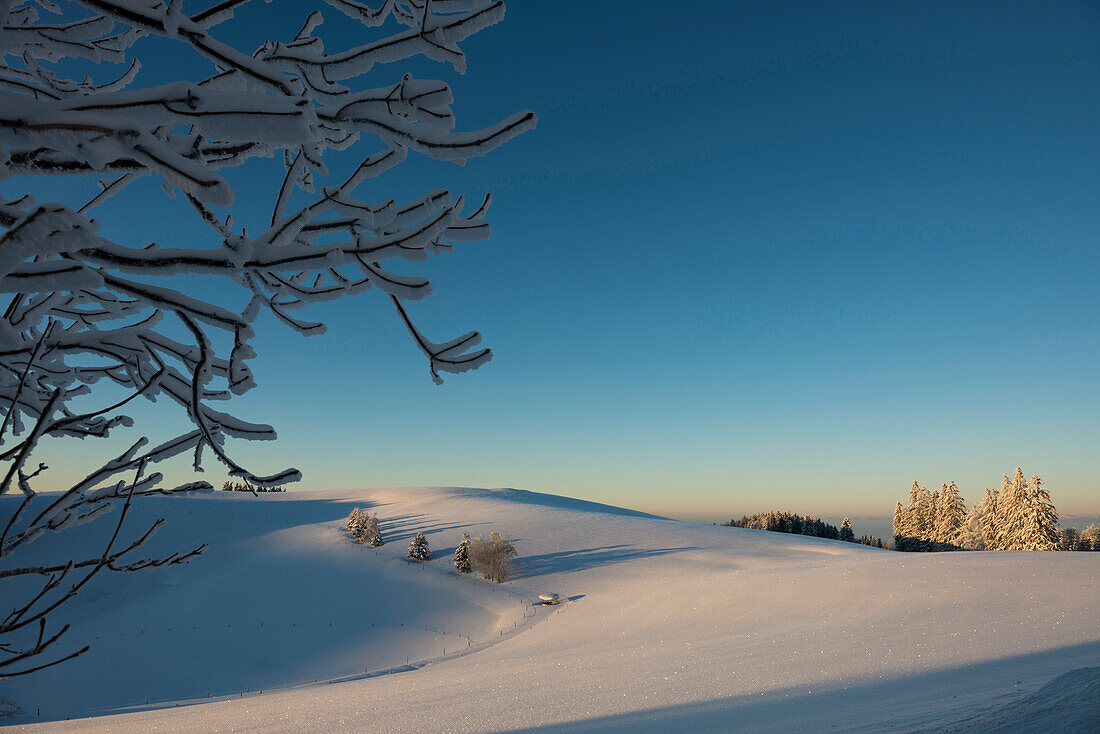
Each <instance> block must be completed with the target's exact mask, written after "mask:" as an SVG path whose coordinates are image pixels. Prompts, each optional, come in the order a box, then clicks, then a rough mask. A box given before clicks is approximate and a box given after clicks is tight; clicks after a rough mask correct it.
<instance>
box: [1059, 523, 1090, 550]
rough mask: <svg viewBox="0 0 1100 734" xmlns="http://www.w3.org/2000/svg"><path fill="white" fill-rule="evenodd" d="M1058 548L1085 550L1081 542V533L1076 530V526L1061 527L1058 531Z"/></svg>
mask: <svg viewBox="0 0 1100 734" xmlns="http://www.w3.org/2000/svg"><path fill="white" fill-rule="evenodd" d="M1058 550H1060V551H1080V550H1086V548H1084V547H1083V544H1082V543H1081V533H1079V532H1077V528H1062V529H1061V530H1059V531H1058Z"/></svg>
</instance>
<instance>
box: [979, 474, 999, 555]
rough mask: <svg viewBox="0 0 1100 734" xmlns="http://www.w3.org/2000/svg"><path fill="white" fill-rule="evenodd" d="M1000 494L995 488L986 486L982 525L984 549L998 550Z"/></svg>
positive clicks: (982, 502)
mask: <svg viewBox="0 0 1100 734" xmlns="http://www.w3.org/2000/svg"><path fill="white" fill-rule="evenodd" d="M999 496H1000V494H999V493H998V492H997V490H995V489H990V488H989V487H986V489H985V496H984V497H982V501H981V505H982V509H981V526H982V550H988V551H991V550H998V546H997V526H998V520H997V515H998V512H999V510H998V509H997V506H998V504H999V499H998V498H999Z"/></svg>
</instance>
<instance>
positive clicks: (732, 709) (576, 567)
mask: <svg viewBox="0 0 1100 734" xmlns="http://www.w3.org/2000/svg"><path fill="white" fill-rule="evenodd" d="M368 505H369V507H368ZM162 506H163V507H165V508H168V507H169V506H171V512H170V513H168V512H167V511H166V514H168V516H169V521H170V522H169V528H174V529H173V530H172V531H171V532H172V533H173V534H175V535H177V536H178V537H181V538H182V537H186V538H190V539H194V538H203V537H205V538H206V539H210V538H222V539H223V541H222V542H220V543H217V542H214V541H213V540H211V549H210V551H208V554H207V555H206V556H204V557H203V558H201V559H199V560H196V561H195V562H193V563H192V564H191V565H190V566H189V567H187V568H185V569H182V570H177V571H168V572H164V573H160V574H154V575H152V576H145V577H136V578H135V579H133V580H131V579H125V578H123V579H122V581H121V582H125V583H133V584H134V586H133V588H132V589H131V590H130V591H129V592H128V593H127V594H126V595H125V596H119V595H118V591H120V590H121V589H114V590H112V593H111V594H109V595H108V596H106V597H101V598H99V599H96V600H91V601H89V600H82V601H81V604H84V605H85V607H84V612H85V613H88V614H89V615H90V616H89V617H88V619H89V621H95V622H96V626H97V627H101V626H103V625H110V624H116V625H118V626H120V627H121V628H122V629H120V630H119V631H123V630H129V629H130V627H129V626H127V623H124V622H123V620H130V622H131V623H132V621H133V620H138V619H140V620H149V619H156V620H158V621H159V623H160V624H162V625H166V624H172V625H175V624H177V623H179V624H183V622H182V620H191V619H194V620H196V621H197V620H202V619H205V620H210V623H209V624H208V625H206V626H205V627H204V626H202V625H201V624H195V623H194V622H192V625H193V626H195V627H196V629H192V630H189V631H188V630H186V629H183V630H182V633H180V634H176V635H175V636H169V635H167V634H158V635H149V636H148V637H146V638H145V639H142V640H140V646H139V647H135V646H134V645H133V644H132V643H129V644H130V647H127V645H126V644H123V643H121V642H120V643H119V644H118V645H117V646H115V647H110V648H108V649H104V647H102V646H101V647H100V648H93V652H92V653H89V654H88V655H87V656H85V657H84V658H82V659H80V660H78V661H77V662H76V663H74V664H73V665H72V666H63V667H62V668H59V669H58V672H57V673H56V674H55V675H56V676H57V677H56V678H55V679H53V680H51V681H49V686H48V687H47V686H43V685H41V684H42V683H43V682H44V680H45V679H42V680H40V681H38V682H37V683H38V684H39V685H36V686H31V687H28V688H19V687H18V684H15V683H14V682H13V683H12V684H9V685H8V686H7V687H6V688H7V689H8V690H7V691H5V692H4V693H3V694H2V695H5V696H7V697H9V698H12V699H15V700H17V701H18V702H19V703H20V704H21V705H23V708H24V711H30V712H33V709H31V708H29V707H28V705H27V701H28V700H32V699H33V696H35V695H37V696H39V700H43V699H45V700H49V701H53V702H56V701H58V700H59V699H61V698H62V697H61V696H59V695H58V694H57V691H60V690H66V691H70V692H73V693H71V695H72V696H75V698H76V700H77V703H74V704H72V705H71V707H70V708H69V709H67V710H65V709H61V708H60V707H58V708H55V709H53V712H52V713H51V717H52V718H54V719H56V718H58V717H60V716H61V715H62V714H61V711H62V710H64V711H65V713H64V715H88V714H90V713H97V714H101V713H109V712H110V711H112V710H115V711H117V710H120V709H121V708H122V707H125V706H129V705H132V704H134V703H141V704H142V706H143V707H144V704H143V699H141V698H137V699H136V700H135V698H136V697H135V696H134V695H130V696H129V698H127V699H125V700H124V696H123V694H124V693H129V692H130V691H134V692H138V691H137V688H138V687H139V684H140V686H143V687H146V688H153V689H154V690H155V692H156V693H157V694H158V695H157V696H154V697H151V698H150V704H149V707H150V709H151V710H149V711H142V712H137V713H127V714H124V715H121V716H118V715H116V716H99V717H97V718H89V719H82V720H78V721H69V722H60V721H56V720H55V721H53V722H50V723H44V724H42V725H34V724H33V723H32V722H34V721H35V717H33V716H32V717H24V718H21V719H18V722H19V723H25V724H28V725H29V728H31V729H37V728H39V726H41V727H44V728H46V729H49V730H58V731H137V730H146V731H148V730H157V731H196V730H203V731H230V730H232V731H320V730H326V731H347V730H352V729H356V730H363V728H364V726H365V727H366V729H367V730H377V731H401V732H438V731H470V732H474V731H477V732H511V731H547V732H549V731H577V732H580V731H608V732H611V731H615V732H618V731H623V732H626V731H632V732H633V731H667V730H669V729H670V728H689V729H691V730H693V731H728V730H729V729H730V726H731V725H732V724H733V722H737V723H738V728H744V730H747V731H789V730H790V729H791V728H793V727H798V726H815V725H817V726H821V725H822V723H823V722H824V723H825V724H826V725H828V726H829V727H830V728H836V730H838V731H881V730H883V729H885V728H889V729H892V730H897V731H905V730H907V729H916V728H923V727H928V726H935V725H937V722H950V721H951V720H952V719H953V718H957V717H959V716H961V715H963V714H966V713H967V712H970V711H972V710H973V709H975V707H980V706H982V705H988V703H989V702H990V701H991V700H993V699H994V698H995V697H997V696H1007V697H1009V698H1010V699H1012V700H1015V698H1013V697H1020V696H1024V695H1025V694H1029V693H1034V692H1035V691H1036V690H1038V689H1039V688H1040V687H1041V686H1042V685H1043V684H1044V683H1046V682H1047V681H1048V680H1050V679H1051V678H1053V677H1054V676H1056V675H1059V674H1061V673H1065V672H1066V671H1067V670H1070V669H1071V668H1080V667H1089V666H1096V665H1100V629H1098V627H1097V625H1096V620H1097V619H1100V599H1098V598H1097V595H1096V594H1095V589H1096V588H1097V581H1098V576H1100V557H1097V556H1095V555H1094V554H1087V553H1025V552H1011V553H944V554H900V553H893V552H889V551H881V550H878V549H873V548H868V547H866V546H860V545H855V544H848V543H840V542H837V541H828V540H822V539H815V538H804V537H799V536H788V535H781V534H776V533H765V532H762V531H754V530H744V529H739V528H728V527H721V526H717V527H716V526H709V525H699V524H691V523H681V522H675V521H670V520H663V519H659V518H653V517H649V516H643V515H641V514H640V513H630V512H629V511H616V510H615V509H614V508H606V507H604V506H598V505H592V504H591V503H583V502H579V501H576V500H569V499H566V498H560V497H554V496H551V495H540V494H536V493H528V492H519V491H516V490H469V489H455V488H429V489H424V488H419V489H386V490H363V491H361V492H348V493H308V492H301V493H287V494H284V495H269V496H266V497H261V498H259V499H255V498H251V497H231V498H230V497H223V496H215V497H202V498H165V499H164V501H163V502H162ZM354 506H361V507H364V509H369V510H370V511H371V512H377V513H378V515H379V518H380V519H381V520H382V521H383V533H384V535H385V537H386V540H387V545H385V546H383V547H382V548H380V549H377V550H374V549H368V548H363V547H360V546H356V545H352V544H350V543H349V542H348V541H347V540H346V538H345V536H344V534H343V533H342V532H341V528H342V521H343V519H344V518H346V517H347V515H348V513H349V512H350V511H351V508H352V507H354ZM158 511H161V510H158ZM417 530H423V531H424V533H425V535H426V536H427V538H428V541H429V543H430V544H431V547H432V551H433V555H434V556H435V560H433V561H432V562H430V563H428V564H424V565H423V566H419V565H417V564H411V563H408V562H406V561H404V560H403V559H402V558H401V557H402V556H403V555H404V553H405V551H406V549H407V547H408V542H409V539H410V538H411V537H412V536H413V535H414V534H415V533H416V531H417ZM463 530H465V531H467V532H469V533H470V534H471V535H486V534H488V533H489V532H491V531H494V530H496V531H501V532H503V533H505V534H506V535H507V536H509V537H512V538H514V539H515V545H516V548H517V550H518V552H519V561H520V563H521V564H522V565H521V566H520V568H519V569H518V573H517V575H516V576H515V577H514V579H513V580H512V581H509V582H508V583H506V584H503V585H499V586H498V585H495V584H488V583H485V582H481V581H479V582H477V584H476V586H475V584H474V582H473V580H472V579H470V578H468V577H467V578H456V577H455V576H454V574H453V570H452V569H450V561H451V558H450V556H451V552H452V551H453V548H454V547H455V546H456V545H457V543H458V542H459V540H460V539H461V535H462V532H463ZM167 531H168V528H166V534H167ZM158 540H161V541H163V540H164V539H161V538H158ZM131 576H133V575H131ZM138 582H140V584H139V583H138ZM543 592H556V593H558V594H559V595H560V596H561V598H562V599H563V600H568V601H566V602H565V603H564V604H562V605H560V606H557V607H542V606H537V605H535V606H529V604H530V603H532V602H534V601H535V600H536V599H537V595H538V594H539V593H543ZM78 606H79V605H78ZM93 612H94V613H93ZM231 617H234V618H236V619H248V620H253V624H252V625H251V626H246V627H244V628H242V629H239V630H238V629H237V624H238V623H237V622H236V619H231ZM214 620H216V622H215V621H214ZM223 620H224V622H225V623H226V624H232V625H233V627H231V628H230V627H227V628H225V629H224V630H223V629H222V626H221V625H222V621H223ZM256 620H260V621H263V622H264V626H263V627H260V626H258V624H256ZM269 620H270V621H269ZM276 620H279V622H278V624H279V625H281V626H276V624H277V623H276ZM286 622H289V623H290V624H291V627H290V629H289V630H288V629H287V628H286V626H285V623H286ZM370 622H374V624H375V626H374V627H370V626H369V623H370ZM299 623H300V624H301V625H302V626H301V627H299V626H298V624H299ZM326 623H331V624H332V626H331V627H326ZM269 624H270V625H271V626H268V625H269ZM402 625H404V626H402ZM425 628H428V629H425ZM444 629H446V630H447V635H445V636H443V635H439V634H438V633H433V632H431V631H430V630H444ZM502 632H504V633H505V634H503V635H502V634H501V633H502ZM460 635H467V636H468V637H467V638H462V637H461V636H460ZM494 636H495V639H494ZM444 637H446V638H447V641H448V642H449V641H450V640H451V639H452V638H453V639H455V640H456V641H461V642H460V644H467V645H470V644H471V641H472V644H474V645H477V644H479V643H480V644H481V648H480V649H475V648H473V647H467V648H466V650H460V651H459V654H458V655H456V656H452V655H453V653H452V651H451V650H450V649H448V650H447V656H446V659H444V656H443V655H442V650H443V646H444V639H443V638H444ZM120 639H121V638H120ZM129 639H130V640H133V639H134V638H133V636H132V635H131V637H130V638H129ZM172 640H175V642H172ZM490 644H491V647H490ZM410 646H411V647H413V648H415V651H414V652H409V653H406V652H405V651H406V650H408V649H409V647H410ZM406 654H408V655H409V659H410V663H416V662H417V661H419V663H420V664H417V665H410V666H409V667H410V668H412V669H411V670H409V671H408V672H401V673H397V674H392V675H373V676H370V677H365V676H364V675H363V670H364V669H367V670H368V673H370V672H378V671H380V670H384V669H387V668H396V669H401V668H403V667H404V662H405V655H406ZM139 658H148V659H149V660H151V661H155V664H156V665H160V666H163V663H164V661H165V660H170V661H175V663H176V665H175V666H170V667H169V669H168V670H166V671H165V672H162V673H160V674H159V677H158V674H157V673H156V670H154V669H153V668H155V667H156V665H154V664H153V663H152V662H151V663H150V664H149V665H148V666H146V667H143V666H141V665H140V664H139V663H138V662H137V661H138V659H139ZM78 665H79V666H82V667H80V668H79V669H78V668H77V666H78ZM173 667H176V668H178V670H173V669H172V668H173ZM314 675H316V676H318V684H316V685H314V684H313V683H312V682H311V679H312V677H313V676H314ZM244 678H247V679H250V680H255V681H256V683H255V684H252V683H248V685H249V686H250V693H251V692H252V689H251V687H252V686H254V685H256V686H258V685H260V684H261V682H263V685H264V686H265V687H264V695H262V696H249V697H245V698H241V697H240V696H239V689H240V688H241V687H242V685H241V684H242V683H245V681H244V680H242V679H244ZM342 678H352V679H351V680H344V681H342V682H338V683H335V684H327V683H323V681H325V680H326V679H342ZM303 682H305V683H307V685H304V686H299V687H296V688H286V686H288V685H290V684H300V683H303ZM154 683H155V685H154ZM215 683H217V684H218V685H221V686H222V688H217V687H216V686H215ZM204 689H212V692H214V693H227V694H229V695H230V696H233V695H236V697H235V698H233V697H230V698H228V699H227V700H222V701H215V700H211V701H210V702H206V701H200V703H199V705H194V706H179V707H177V706H174V705H173V704H175V703H178V702H180V701H184V700H188V699H201V698H202V697H203V696H204V695H205V694H206V693H207V692H208V691H207V690H204ZM139 695H140V694H139ZM28 697H30V698H28ZM154 704H156V705H155V706H154ZM43 718H45V712H44V717H43ZM945 725H946V724H945Z"/></svg>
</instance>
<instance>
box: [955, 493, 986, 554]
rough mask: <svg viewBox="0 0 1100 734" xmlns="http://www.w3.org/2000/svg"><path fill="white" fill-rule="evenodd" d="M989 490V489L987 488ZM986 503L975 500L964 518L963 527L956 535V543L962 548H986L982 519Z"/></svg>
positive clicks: (975, 549)
mask: <svg viewBox="0 0 1100 734" xmlns="http://www.w3.org/2000/svg"><path fill="white" fill-rule="evenodd" d="M986 491H988V490H986ZM984 512H985V505H984V504H982V502H981V501H979V502H975V503H974V504H973V505H972V506H971V507H970V510H969V511H968V512H967V513H966V517H964V518H963V522H962V527H960V528H959V532H958V534H957V535H956V536H955V542H954V545H955V546H956V547H958V548H961V549H962V550H968V551H980V550H985V537H984V535H983V533H982V521H983V520H984V514H983V513H984Z"/></svg>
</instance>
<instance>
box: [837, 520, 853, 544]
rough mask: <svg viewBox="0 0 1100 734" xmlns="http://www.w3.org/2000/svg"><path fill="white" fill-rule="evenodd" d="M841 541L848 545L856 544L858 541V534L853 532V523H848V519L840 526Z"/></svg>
mask: <svg viewBox="0 0 1100 734" xmlns="http://www.w3.org/2000/svg"><path fill="white" fill-rule="evenodd" d="M839 539H840V540H843V541H844V542H846V543H854V542H855V541H856V534H855V533H854V532H853V531H852V523H850V522H849V521H848V518H844V522H843V523H841V525H840V538H839Z"/></svg>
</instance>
